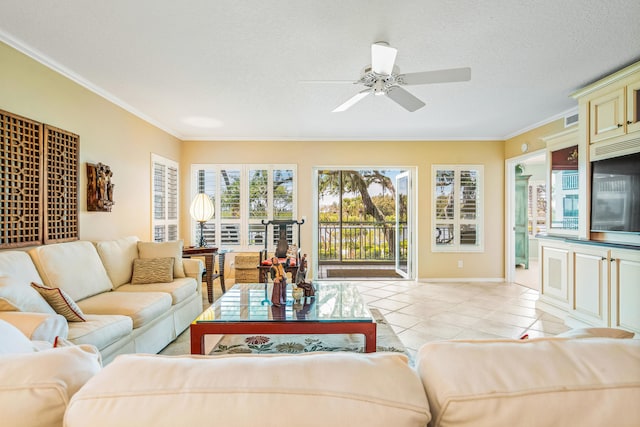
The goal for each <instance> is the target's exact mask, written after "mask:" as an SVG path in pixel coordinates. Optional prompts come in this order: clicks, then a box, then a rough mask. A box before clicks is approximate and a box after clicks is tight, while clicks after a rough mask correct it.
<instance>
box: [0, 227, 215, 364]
mask: <svg viewBox="0 0 640 427" xmlns="http://www.w3.org/2000/svg"><path fill="white" fill-rule="evenodd" d="M157 262H161V267H162V268H160V267H156V265H157V264H154V263H157ZM134 265H135V266H136V269H134ZM138 267H139V268H138ZM202 271H203V266H202V263H201V261H199V260H193V259H182V242H167V243H153V242H140V241H139V239H138V238H137V237H127V238H123V239H118V240H113V241H100V242H88V241H74V242H66V243H58V244H51V245H44V246H38V247H35V248H33V249H31V250H29V251H28V252H22V251H3V252H0V319H3V320H6V321H7V322H9V323H11V324H13V325H15V326H17V327H18V328H19V329H20V330H21V331H22V332H23V333H24V334H25V335H26V336H27V337H28V338H30V339H32V340H41V341H48V342H51V343H53V342H54V340H55V339H56V337H60V338H65V339H68V340H69V341H71V342H72V343H74V344H91V345H94V346H95V347H97V349H98V350H99V351H100V353H101V355H102V361H103V363H104V364H107V363H109V362H110V361H111V360H113V358H114V357H115V356H116V355H118V354H123V353H157V352H158V351H160V350H161V349H163V348H164V347H165V346H166V345H167V344H169V343H170V342H171V341H173V340H174V339H175V338H176V337H177V336H178V335H179V334H180V333H181V332H182V331H184V330H185V329H186V328H187V327H188V326H189V324H190V323H191V322H192V321H193V319H195V318H196V317H197V316H198V315H199V314H200V313H201V312H202V286H201V284H202V282H201V281H202ZM160 272H162V273H164V274H163V276H164V277H160V278H159V279H157V280H160V281H161V282H154V281H155V280H156V278H155V276H156V274H157V273H158V274H159V273H160ZM134 273H135V274H136V277H135V279H136V281H138V282H141V283H144V284H132V283H131V281H132V276H133V275H134ZM149 282H150V283H149ZM32 283H35V284H41V285H44V286H45V287H49V288H54V289H55V291H48V292H47V290H45V291H44V292H46V293H47V294H49V293H54V294H56V295H55V296H59V295H57V294H58V293H59V291H57V289H56V288H58V289H60V290H62V291H63V292H64V294H65V297H66V298H67V300H71V301H68V305H67V306H66V307H64V308H65V309H66V310H67V312H68V313H65V316H71V318H72V319H73V317H74V315H75V314H76V313H75V312H76V311H80V312H81V315H82V316H81V317H82V318H83V319H84V321H69V320H67V318H65V317H63V316H62V315H60V314H56V311H54V309H53V308H52V307H51V306H50V305H49V304H48V303H47V301H45V299H43V298H42V297H41V295H40V294H39V293H38V291H36V289H35V288H34V287H32V286H31V284H32ZM74 303H75V305H74ZM58 311H60V310H58ZM76 320H77V319H76Z"/></svg>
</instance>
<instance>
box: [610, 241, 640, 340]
mask: <svg viewBox="0 0 640 427" xmlns="http://www.w3.org/2000/svg"><path fill="white" fill-rule="evenodd" d="M610 261H611V300H612V302H613V304H612V305H611V327H614V328H621V329H626V330H629V331H635V332H637V333H640V251H634V250H624V249H613V250H611V259H610Z"/></svg>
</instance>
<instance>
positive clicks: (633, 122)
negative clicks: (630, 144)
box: [627, 79, 640, 133]
mask: <svg viewBox="0 0 640 427" xmlns="http://www.w3.org/2000/svg"><path fill="white" fill-rule="evenodd" d="M637 131H640V79H639V80H638V81H637V82H634V83H631V84H630V85H629V86H627V133H632V132H637Z"/></svg>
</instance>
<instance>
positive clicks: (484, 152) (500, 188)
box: [180, 141, 504, 279]
mask: <svg viewBox="0 0 640 427" xmlns="http://www.w3.org/2000/svg"><path fill="white" fill-rule="evenodd" d="M193 163H213V164H216V163H223V164H233V163H239V164H243V163H267V164H269V163H293V164H297V168H298V216H299V217H302V216H306V217H307V220H308V222H309V226H307V225H304V226H302V236H301V245H302V247H303V249H304V250H305V251H307V253H309V255H310V256H314V251H313V250H312V249H311V248H310V246H311V245H312V231H313V230H312V227H311V226H310V225H311V220H312V218H313V217H314V212H313V206H314V203H313V199H312V197H313V180H312V175H313V168H314V167H325V166H347V167H358V166H363V167H367V166H395V167H416V168H417V171H418V173H417V175H418V177H417V181H418V182H417V194H418V200H417V218H418V225H417V228H418V230H417V232H418V233H417V239H416V240H417V246H418V271H417V275H418V278H420V279H428V278H459V277H463V278H502V277H504V249H503V246H504V245H503V242H504V195H503V194H504V143H503V142H502V141H470V142H460V141H428V142H415V141H400V142H378V141H376V142H359V141H350V142H346V141H303V142H291V141H287V142H272V141H269V142H249V141H247V142H239V141H187V142H184V143H183V149H182V161H181V164H180V168H181V182H182V185H181V190H182V193H181V194H183V195H187V194H190V187H189V185H190V176H189V174H190V166H191V164H193ZM450 163H452V164H482V165H484V169H485V194H484V196H485V199H484V202H485V227H486V228H485V232H486V239H485V251H484V252H483V253H462V254H461V253H453V254H443V253H432V252H431V245H430V241H431V240H430V239H431V203H430V200H431V165H432V164H450ZM187 199H188V197H183V198H182V204H181V207H182V209H181V218H182V222H181V232H182V235H183V236H185V238H187V239H188V236H189V221H190V220H189V212H188V208H189V207H188V204H189V201H188V200H187ZM458 260H463V264H464V267H463V268H462V269H460V268H458V267H457V262H458Z"/></svg>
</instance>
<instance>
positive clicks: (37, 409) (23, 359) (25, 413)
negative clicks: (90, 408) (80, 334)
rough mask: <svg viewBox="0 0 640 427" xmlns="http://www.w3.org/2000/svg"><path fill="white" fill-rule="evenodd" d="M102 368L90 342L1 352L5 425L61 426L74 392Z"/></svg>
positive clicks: (1, 406)
mask: <svg viewBox="0 0 640 427" xmlns="http://www.w3.org/2000/svg"><path fill="white" fill-rule="evenodd" d="M100 368H101V366H100V354H99V353H98V351H97V350H96V349H95V348H92V347H91V346H82V347H78V346H73V347H63V348H52V349H49V350H44V351H39V352H35V353H30V354H15V355H4V356H0V414H2V415H1V417H2V418H1V419H2V421H1V423H2V425H4V426H21V427H36V426H38V427H42V426H61V425H62V422H63V417H64V412H65V410H66V408H67V404H68V402H69V400H70V399H71V396H73V395H74V394H75V393H76V392H77V391H78V389H79V388H80V387H82V385H84V383H85V382H86V381H87V380H88V379H89V378H90V377H92V376H93V375H95V374H96V373H97V372H98V371H99V370H100ZM89 424H91V423H89Z"/></svg>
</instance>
